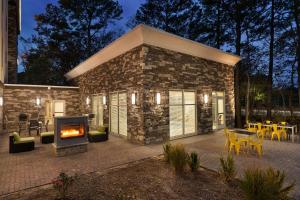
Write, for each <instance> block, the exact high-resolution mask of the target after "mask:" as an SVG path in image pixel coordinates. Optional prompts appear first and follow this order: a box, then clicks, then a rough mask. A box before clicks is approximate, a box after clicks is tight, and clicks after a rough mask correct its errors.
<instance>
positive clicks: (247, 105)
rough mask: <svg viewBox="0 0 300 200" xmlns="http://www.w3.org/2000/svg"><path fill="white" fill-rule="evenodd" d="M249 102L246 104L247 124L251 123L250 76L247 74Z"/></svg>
mask: <svg viewBox="0 0 300 200" xmlns="http://www.w3.org/2000/svg"><path fill="white" fill-rule="evenodd" d="M247 78H248V81H247V100H246V101H247V102H246V122H249V113H250V76H249V73H248V74H247Z"/></svg>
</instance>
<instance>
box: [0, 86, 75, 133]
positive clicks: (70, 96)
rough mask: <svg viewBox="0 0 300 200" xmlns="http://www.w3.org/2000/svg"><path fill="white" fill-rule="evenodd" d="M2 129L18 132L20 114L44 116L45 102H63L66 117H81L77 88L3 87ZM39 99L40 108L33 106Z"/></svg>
mask: <svg viewBox="0 0 300 200" xmlns="http://www.w3.org/2000/svg"><path fill="white" fill-rule="evenodd" d="M3 96H4V106H3V108H4V111H3V115H4V116H5V117H4V118H5V119H4V127H6V130H7V131H8V132H12V131H17V130H18V121H19V120H18V116H19V114H20V113H25V114H27V115H29V116H30V115H32V114H34V113H38V112H39V110H40V115H45V113H46V111H45V110H46V108H45V102H46V101H47V100H49V101H52V100H65V113H66V115H67V116H76V115H81V112H80V110H79V107H80V106H79V89H78V88H77V87H59V86H52V87H51V86H32V85H18V84H14V85H10V84H7V85H5V86H4V94H3ZM37 97H40V98H41V108H37V107H36V106H35V103H36V98H37Z"/></svg>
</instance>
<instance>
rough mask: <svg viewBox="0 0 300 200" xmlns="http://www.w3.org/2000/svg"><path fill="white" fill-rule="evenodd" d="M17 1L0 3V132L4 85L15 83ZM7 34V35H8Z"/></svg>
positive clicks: (2, 118) (17, 29)
mask: <svg viewBox="0 0 300 200" xmlns="http://www.w3.org/2000/svg"><path fill="white" fill-rule="evenodd" d="M19 5H20V2H19V0H5V1H0V17H1V18H0V132H2V129H3V123H4V115H3V107H4V106H3V102H4V101H3V92H4V91H3V90H4V83H7V82H8V76H10V78H9V81H10V82H16V80H17V79H16V78H17V42H18V40H17V39H18V34H19V32H20V20H19V16H20V13H19V11H20V10H19ZM8 33H9V34H8Z"/></svg>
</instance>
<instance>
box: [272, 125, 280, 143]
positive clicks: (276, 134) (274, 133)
mask: <svg viewBox="0 0 300 200" xmlns="http://www.w3.org/2000/svg"><path fill="white" fill-rule="evenodd" d="M272 128H273V132H272V137H271V140H273V139H274V136H276V137H277V140H278V141H279V142H280V131H279V130H278V126H277V124H273V125H272Z"/></svg>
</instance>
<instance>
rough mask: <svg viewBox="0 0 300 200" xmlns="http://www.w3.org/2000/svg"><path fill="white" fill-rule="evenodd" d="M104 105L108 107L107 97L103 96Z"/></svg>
mask: <svg viewBox="0 0 300 200" xmlns="http://www.w3.org/2000/svg"><path fill="white" fill-rule="evenodd" d="M102 100H103V105H106V96H103V99H102Z"/></svg>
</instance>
